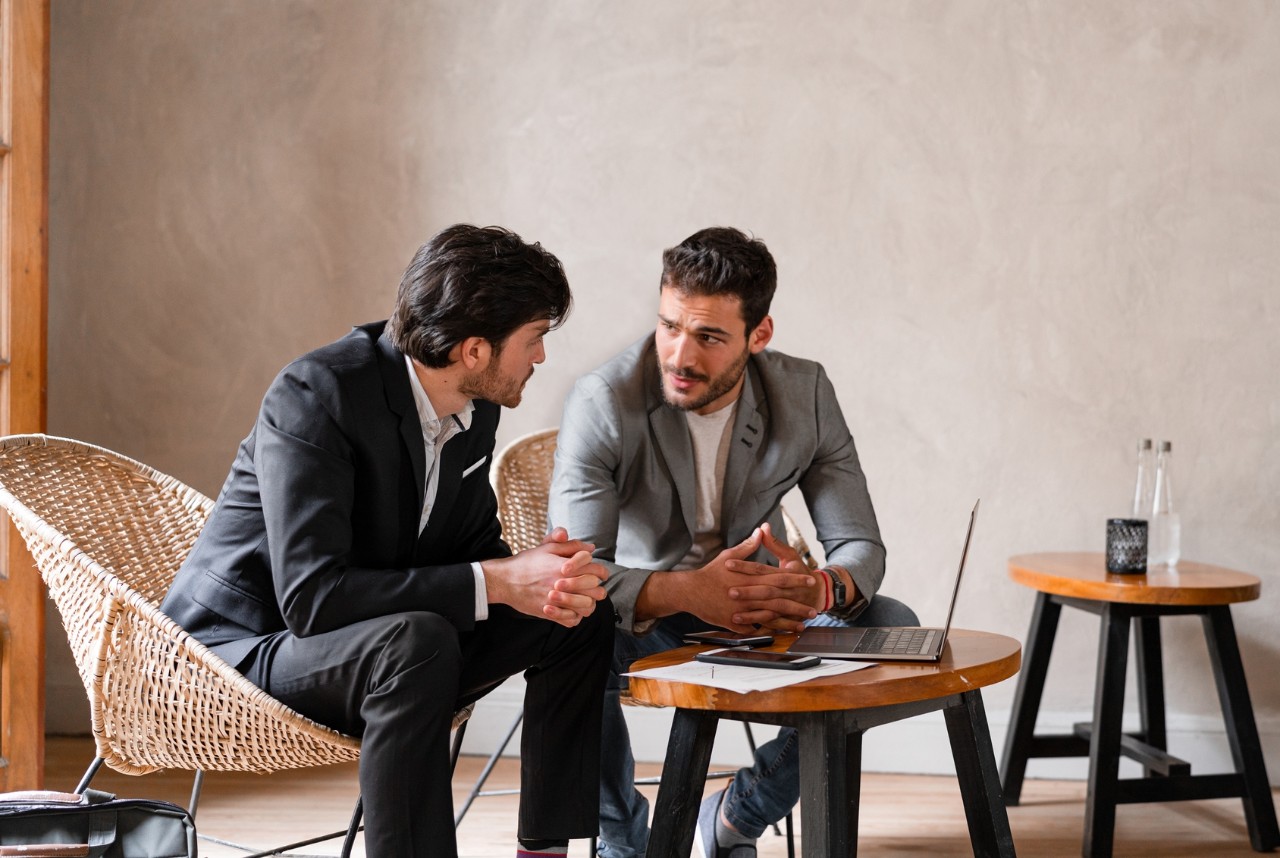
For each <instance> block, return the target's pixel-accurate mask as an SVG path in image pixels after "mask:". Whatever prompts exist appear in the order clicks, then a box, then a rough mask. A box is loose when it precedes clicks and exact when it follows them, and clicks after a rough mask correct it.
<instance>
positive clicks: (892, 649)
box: [853, 628, 937, 655]
mask: <svg viewBox="0 0 1280 858" xmlns="http://www.w3.org/2000/svg"><path fill="white" fill-rule="evenodd" d="M936 632H937V629H915V628H902V629H868V630H867V632H866V634H864V635H863V636H862V640H860V641H858V645H857V646H856V647H855V648H854V650H853V651H854V652H856V653H883V654H886V655H919V654H920V653H922V652H924V651H925V650H926V649H927V648H928V647H929V645H930V644H932V643H933V638H934V635H935V634H936Z"/></svg>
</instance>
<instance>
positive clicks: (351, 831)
mask: <svg viewBox="0 0 1280 858" xmlns="http://www.w3.org/2000/svg"><path fill="white" fill-rule="evenodd" d="M463 726H466V725H465V724H464V725H463ZM459 729H461V728H459ZM362 816H364V796H360V797H359V798H357V799H356V809H355V811H353V812H352V814H351V824H350V825H348V826H347V836H346V838H345V839H344V840H343V841H342V858H351V850H352V848H353V847H354V846H355V845H356V832H358V831H360V830H361V829H362V828H363V826H362V825H360V818H361V817H362Z"/></svg>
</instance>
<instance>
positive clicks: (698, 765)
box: [648, 709, 719, 856]
mask: <svg viewBox="0 0 1280 858" xmlns="http://www.w3.org/2000/svg"><path fill="white" fill-rule="evenodd" d="M718 722H719V718H718V717H717V716H716V714H715V713H714V712H701V711H697V710H693V709H677V710H676V714H675V719H674V721H673V722H672V724H671V738H670V739H669V740H668V742H667V760H666V762H665V763H663V766H662V786H661V787H660V788H659V789H658V800H657V803H656V805H655V806H654V809H653V830H652V832H651V833H650V835H649V851H648V854H650V855H655V856H657V855H688V854H689V852H690V850H692V849H693V832H694V829H695V828H696V827H697V825H698V806H699V805H700V804H701V803H702V788H703V787H704V786H705V785H706V783H707V766H708V765H709V764H710V763H711V746H712V744H713V743H714V742H715V738H716V725H717V723H718Z"/></svg>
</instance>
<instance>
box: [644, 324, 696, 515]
mask: <svg viewBox="0 0 1280 858" xmlns="http://www.w3.org/2000/svg"><path fill="white" fill-rule="evenodd" d="M641 360H643V361H644V363H646V364H647V365H648V366H649V369H648V370H647V371H646V372H645V379H646V384H645V399H646V401H647V402H648V405H649V428H650V429H651V430H652V433H653V441H654V446H655V447H656V452H657V453H658V457H659V459H661V460H662V463H663V464H664V465H666V468H667V473H669V474H670V475H671V482H672V483H674V484H675V487H676V497H677V499H678V500H679V501H680V514H681V516H682V517H683V518H684V525H685V528H686V529H687V530H688V532H689V535H690V536H692V535H693V532H694V528H695V527H696V526H697V521H698V507H697V500H696V497H695V485H694V470H693V441H692V440H690V438H689V424H688V423H687V422H685V419H684V412H683V411H680V410H679V409H676V408H672V407H671V406H669V405H667V403H666V400H664V399H663V398H662V379H661V378H660V377H659V375H658V363H657V356H656V354H655V352H654V347H653V340H652V339H650V341H649V347H648V348H647V349H645V352H644V357H643V358H641Z"/></svg>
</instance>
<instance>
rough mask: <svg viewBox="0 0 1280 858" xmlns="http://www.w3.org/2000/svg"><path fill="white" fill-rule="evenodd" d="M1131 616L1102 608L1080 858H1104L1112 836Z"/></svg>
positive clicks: (1116, 607) (1109, 607) (1115, 607)
mask: <svg viewBox="0 0 1280 858" xmlns="http://www.w3.org/2000/svg"><path fill="white" fill-rule="evenodd" d="M1131 616H1132V615H1131V613H1130V612H1129V611H1128V610H1126V609H1125V608H1124V607H1122V606H1121V605H1118V604H1107V605H1106V606H1105V607H1104V608H1103V609H1102V624H1101V625H1102V628H1101V634H1100V635H1099V641H1098V675H1097V680H1096V684H1095V689H1094V694H1093V732H1092V735H1091V736H1090V739H1089V794H1088V796H1087V798H1086V799H1085V816H1084V849H1083V853H1084V856H1085V858H1108V856H1110V855H1111V846H1112V842H1113V839H1114V837H1115V827H1116V796H1117V784H1116V781H1117V779H1118V777H1119V773H1120V733H1121V720H1122V719H1123V717H1124V674H1125V669H1126V667H1127V666H1128V665H1127V662H1128V658H1129V622H1130V618H1131Z"/></svg>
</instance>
